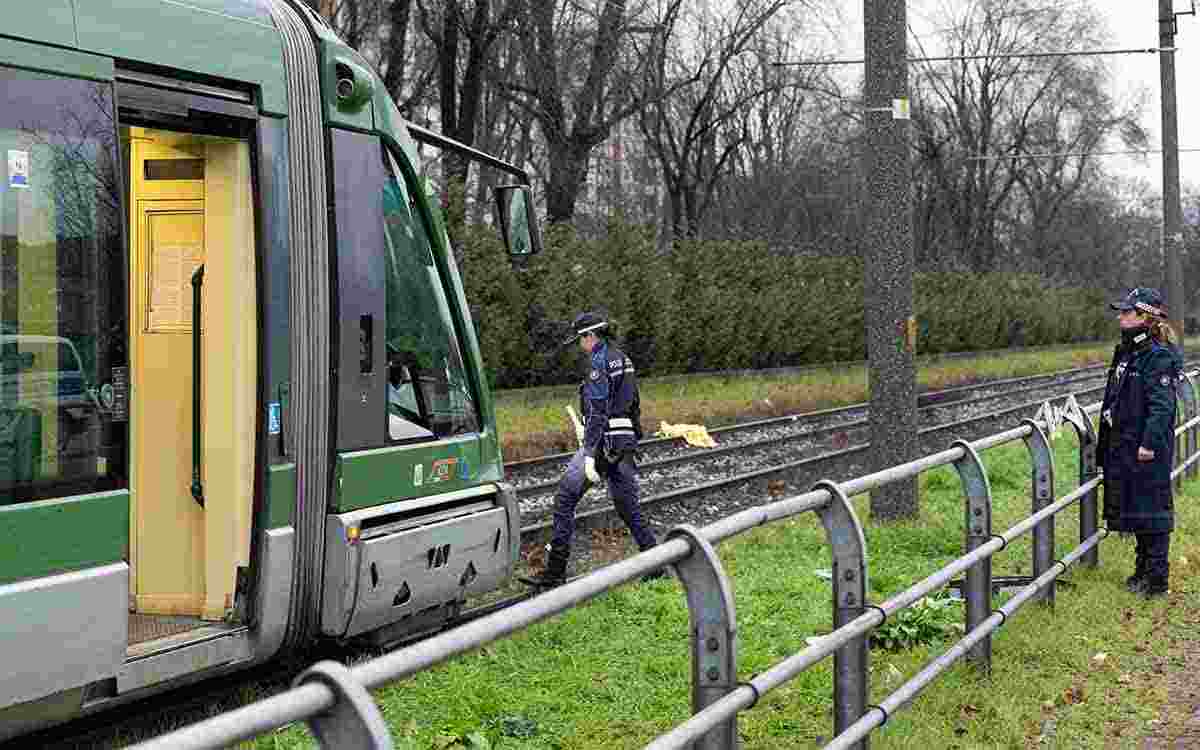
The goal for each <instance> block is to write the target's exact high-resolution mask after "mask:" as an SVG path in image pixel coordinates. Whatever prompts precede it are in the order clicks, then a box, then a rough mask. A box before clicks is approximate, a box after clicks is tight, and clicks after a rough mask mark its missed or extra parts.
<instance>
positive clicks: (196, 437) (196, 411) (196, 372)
mask: <svg viewBox="0 0 1200 750" xmlns="http://www.w3.org/2000/svg"><path fill="white" fill-rule="evenodd" d="M203 286H204V266H203V265H201V266H200V267H199V268H197V269H196V271H195V272H194V273H193V274H192V486H191V490H192V497H193V498H195V500H196V502H197V503H200V507H201V508H203V507H204V484H203V483H202V482H201V481H200V349H201V347H200V343H201V338H200V337H201V331H200V322H201V321H202V320H203V319H204V318H203V316H202V315H201V308H200V304H201V303H200V298H201V294H200V292H201V289H202V288H203Z"/></svg>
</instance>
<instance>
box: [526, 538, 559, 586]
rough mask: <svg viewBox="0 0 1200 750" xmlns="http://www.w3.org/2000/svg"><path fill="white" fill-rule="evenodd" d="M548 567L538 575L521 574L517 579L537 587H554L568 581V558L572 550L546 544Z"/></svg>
mask: <svg viewBox="0 0 1200 750" xmlns="http://www.w3.org/2000/svg"><path fill="white" fill-rule="evenodd" d="M546 549H547V552H546V567H544V568H542V572H541V573H539V574H537V575H536V576H521V577H519V578H518V579H517V580H518V581H520V582H521V583H523V584H525V585H526V586H532V587H534V588H535V589H538V590H542V589H552V588H554V587H555V586H561V585H563V584H564V583H566V582H567V559H568V558H569V557H570V555H571V551H570V550H569V549H566V548H562V547H552V546H551V545H549V544H547V545H546Z"/></svg>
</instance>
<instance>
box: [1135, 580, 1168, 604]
mask: <svg viewBox="0 0 1200 750" xmlns="http://www.w3.org/2000/svg"><path fill="white" fill-rule="evenodd" d="M1138 593H1139V594H1141V595H1142V598H1143V599H1155V598H1157V597H1160V596H1166V595H1167V577H1166V576H1156V575H1149V576H1147V577H1146V579H1145V582H1144V583H1143V584H1142V588H1141V590H1140V591H1138Z"/></svg>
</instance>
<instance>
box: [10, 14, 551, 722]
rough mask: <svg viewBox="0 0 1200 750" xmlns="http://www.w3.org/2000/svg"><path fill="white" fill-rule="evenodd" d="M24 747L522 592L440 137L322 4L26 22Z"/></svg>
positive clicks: (387, 638) (13, 22) (20, 500)
mask: <svg viewBox="0 0 1200 750" xmlns="http://www.w3.org/2000/svg"><path fill="white" fill-rule="evenodd" d="M5 5H6V7H5V10H4V13H3V22H2V24H0V175H2V177H3V182H2V183H0V612H3V613H4V614H3V617H0V665H3V676H2V677H0V739H3V738H6V737H11V736H14V735H17V734H21V733H23V732H27V731H31V730H33V729H36V728H38V727H41V726H46V725H49V724H52V723H55V722H60V721H64V720H67V719H70V718H72V717H75V716H78V715H81V714H85V713H90V712H93V711H97V710H102V709H103V708H105V707H109V706H113V705H115V704H118V703H123V702H127V701H134V700H137V699H139V698H141V697H144V696H147V695H150V694H152V693H155V692H158V691H162V690H165V689H168V688H174V687H178V686H180V685H183V684H186V683H188V682H192V681H196V680H199V679H205V678H210V677H213V676H217V675H220V674H223V673H227V672H229V671H232V670H236V669H240V668H244V667H247V666H250V665H253V664H257V663H261V662H263V661H265V660H268V659H271V658H273V657H275V656H278V655H279V654H281V653H283V652H284V651H286V650H288V649H294V648H296V647H298V646H300V645H302V644H305V643H310V642H312V641H314V640H318V639H322V638H330V639H352V638H359V637H362V638H369V639H374V640H375V641H376V642H379V643H390V642H394V641H396V640H399V639H402V638H404V637H406V636H410V635H412V634H414V633H418V632H420V631H422V630H425V629H428V628H431V627H433V626H436V625H437V624H439V623H441V622H443V621H445V620H446V619H447V618H449V617H452V616H453V615H454V614H455V613H456V612H457V611H459V610H460V609H461V607H462V604H463V602H464V601H465V599H466V598H467V596H468V595H473V594H477V593H481V592H484V591H487V590H489V589H492V588H495V587H496V586H498V585H500V584H501V583H502V582H503V581H504V580H505V579H506V578H507V577H508V576H510V575H511V573H512V569H513V565H514V563H515V561H516V557H517V554H518V546H519V539H520V534H519V529H520V524H519V515H518V509H517V505H516V496H515V493H514V492H513V491H512V490H511V488H510V487H507V486H506V485H505V484H503V482H502V480H503V466H502V463H501V458H500V450H499V440H498V438H497V434H496V421H495V413H494V408H493V404H492V400H491V396H490V394H489V391H488V387H487V383H486V380H485V378H484V374H483V365H482V362H481V360H480V353H479V346H478V343H477V341H476V338H475V334H474V330H473V328H472V324H471V319H470V314H469V311H468V309H467V306H466V300H465V298H464V294H463V286H462V282H461V280H460V278H459V275H458V271H457V269H456V267H455V263H454V259H453V255H452V254H451V252H450V251H449V246H448V238H447V236H446V230H445V228H444V224H443V220H442V217H441V215H440V213H439V206H438V205H437V201H436V200H431V198H430V190H429V188H428V186H427V184H426V182H425V181H424V180H423V178H422V177H421V176H420V175H419V173H418V170H417V165H418V163H419V162H418V155H417V149H416V140H417V139H419V140H421V141H423V142H427V143H432V144H433V145H435V146H437V147H439V148H442V149H453V150H456V151H457V152H458V153H459V154H460V155H461V156H464V157H467V158H473V159H477V160H480V161H483V162H485V163H487V164H488V165H490V168H496V169H500V170H504V171H506V172H509V173H512V174H513V175H515V176H516V177H517V178H518V180H519V181H520V182H523V183H525V184H515V185H507V186H503V187H501V188H497V191H496V194H497V195H496V197H497V201H498V208H499V218H500V221H499V226H500V227H501V230H502V233H503V234H504V235H505V237H504V239H505V241H506V242H507V243H508V246H509V248H510V251H511V252H514V253H521V252H532V251H535V250H536V249H537V247H538V243H539V239H538V237H537V234H536V229H535V226H536V225H535V223H534V221H533V216H532V204H531V201H530V198H529V190H528V187H527V183H528V179H526V178H525V175H524V173H523V172H522V171H521V170H520V169H518V168H516V167H513V166H512V165H508V164H505V163H504V162H501V161H499V160H496V159H493V158H491V157H488V156H487V155H485V154H482V153H479V152H476V151H473V150H471V149H467V148H465V147H462V146H459V145H458V144H455V143H454V142H452V141H448V140H446V139H442V138H441V137H440V136H437V135H436V134H433V133H430V132H428V131H423V130H421V129H419V128H416V127H414V126H412V125H410V124H408V123H405V122H404V121H403V120H402V119H401V118H400V115H399V113H398V111H397V109H396V107H395V105H394V104H393V102H392V101H391V99H390V98H389V96H388V95H387V92H386V91H385V89H384V87H383V85H382V82H381V81H380V79H379V78H378V77H377V76H376V75H375V74H374V73H373V72H371V70H370V68H369V66H368V65H367V63H366V62H365V61H364V60H363V58H362V57H361V56H359V55H358V54H357V53H356V52H354V51H353V50H352V49H350V48H349V47H347V46H346V45H345V44H343V43H342V42H341V41H340V40H339V39H338V38H337V36H336V35H335V34H334V33H333V32H332V31H330V30H329V28H328V27H327V26H326V25H325V24H324V22H323V21H322V20H321V19H320V18H319V17H318V16H316V15H315V14H314V13H313V12H312V11H310V10H309V9H308V8H307V7H306V6H304V5H303V4H302V3H301V2H299V0H45V4H44V5H43V4H42V3H17V2H15V0H9V1H8V2H6V3H5Z"/></svg>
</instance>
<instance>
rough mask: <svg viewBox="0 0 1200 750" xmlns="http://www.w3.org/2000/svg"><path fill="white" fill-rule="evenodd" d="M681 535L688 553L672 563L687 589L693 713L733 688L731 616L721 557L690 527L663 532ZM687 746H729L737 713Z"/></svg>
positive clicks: (698, 749) (702, 749)
mask: <svg viewBox="0 0 1200 750" xmlns="http://www.w3.org/2000/svg"><path fill="white" fill-rule="evenodd" d="M675 537H684V538H686V539H687V541H688V543H689V544H690V545H691V547H692V554H690V555H688V556H687V557H686V558H684V559H683V560H680V561H679V562H677V563H675V570H676V572H677V574H678V576H679V580H680V582H681V583H682V584H683V588H684V592H685V593H686V594H687V604H688V614H689V615H690V617H691V632H692V713H693V714H698V713H700V712H701V711H702V710H704V709H705V708H707V707H708V706H710V705H712V704H713V703H716V702H717V701H718V700H720V699H721V698H722V697H724V696H725V694H727V693H729V692H730V691H731V690H733V689H734V688H736V687H737V615H736V613H735V612H734V608H733V591H732V590H731V588H730V586H729V578H728V576H726V575H725V569H724V568H722V567H721V560H720V558H718V557H717V553H716V551H715V550H714V549H713V547H712V545H711V544H709V542H708V540H707V539H705V538H704V537H703V536H701V534H700V532H699V531H698V530H697V529H696V527H694V526H691V525H689V524H682V525H680V526H676V527H675V528H673V529H671V530H670V531H669V532H668V533H667V538H668V539H673V538H675ZM692 747H694V748H695V750H735V748H737V747H738V732H737V717H736V716H734V717H731V718H730V719H729V720H727V721H725V722H723V723H721V724H719V725H717V726H716V727H713V728H712V729H711V730H709V732H708V734H706V735H704V737H703V738H701V739H700V740H698V741H697V742H696V743H695V744H694V745H693V746H692Z"/></svg>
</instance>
